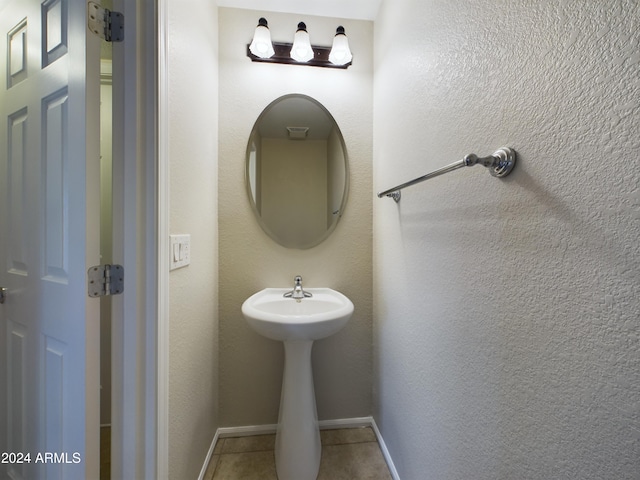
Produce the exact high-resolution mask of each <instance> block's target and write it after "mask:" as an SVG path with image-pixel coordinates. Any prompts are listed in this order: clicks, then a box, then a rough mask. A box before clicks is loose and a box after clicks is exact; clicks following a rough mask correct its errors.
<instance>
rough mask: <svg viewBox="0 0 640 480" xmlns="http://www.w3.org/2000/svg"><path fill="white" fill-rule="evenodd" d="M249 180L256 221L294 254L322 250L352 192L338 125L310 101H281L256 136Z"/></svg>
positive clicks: (296, 97)
mask: <svg viewBox="0 0 640 480" xmlns="http://www.w3.org/2000/svg"><path fill="white" fill-rule="evenodd" d="M245 177H246V185H247V192H248V194H249V199H250V201H251V205H252V207H253V211H254V212H255V214H256V218H257V219H258V222H259V223H260V226H261V227H262V229H263V230H264V231H265V232H266V233H267V234H268V235H269V236H270V237H271V238H272V239H273V240H275V241H276V242H278V243H279V244H280V245H282V246H284V247H289V248H299V249H304V248H310V247H313V246H315V245H318V244H319V243H320V242H322V241H323V240H325V239H326V238H327V237H328V236H329V235H330V234H331V232H332V231H333V230H334V228H335V227H336V225H337V223H338V221H339V220H340V217H341V216H342V212H343V210H344V207H345V204H346V201H347V191H348V188H349V167H348V162H347V151H346V148H345V143H344V139H343V138H342V134H341V133H340V129H339V128H338V125H337V124H336V121H335V120H334V119H333V117H332V116H331V114H330V113H329V112H328V110H327V109H326V108H324V106H322V104H320V103H319V102H318V101H317V100H315V99H313V98H311V97H308V96H306V95H300V94H292V95H285V96H283V97H280V98H278V99H276V100H275V101H273V102H272V103H270V104H269V105H268V106H267V108H265V109H264V111H263V112H262V113H261V114H260V116H259V117H258V120H257V121H256V123H255V125H254V126H253V130H252V131H251V136H250V137H249V144H248V146H247V159H246V175H245Z"/></svg>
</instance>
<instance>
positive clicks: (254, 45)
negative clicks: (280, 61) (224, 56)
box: [249, 17, 276, 58]
mask: <svg viewBox="0 0 640 480" xmlns="http://www.w3.org/2000/svg"><path fill="white" fill-rule="evenodd" d="M249 51H250V52H251V53H253V54H254V55H255V56H256V57H259V58H271V57H273V54H274V53H276V52H275V51H274V50H273V44H272V43H271V33H270V32H269V26H268V24H267V19H266V18H264V17H263V18H261V19H260V20H258V26H257V27H256V31H255V32H254V33H253V41H252V42H251V45H249Z"/></svg>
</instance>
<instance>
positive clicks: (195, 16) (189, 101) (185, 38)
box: [167, 0, 218, 480]
mask: <svg viewBox="0 0 640 480" xmlns="http://www.w3.org/2000/svg"><path fill="white" fill-rule="evenodd" d="M168 18H169V32H168V34H169V59H168V61H169V83H170V85H169V134H170V138H169V155H170V160H169V161H170V220H169V228H170V233H172V234H182V233H188V234H191V265H189V266H188V267H185V268H181V269H178V270H174V271H173V272H171V274H170V292H171V293H170V295H171V297H170V300H169V301H170V306H169V308H170V330H169V335H170V337H169V342H170V345H169V347H170V355H169V369H170V371H169V452H170V459H169V478H171V479H175V480H178V479H180V480H182V479H187V478H197V477H198V473H199V472H200V468H201V467H202V464H203V462H204V459H205V456H206V454H207V450H208V448H209V445H210V444H211V440H212V439H213V436H214V434H215V431H216V429H217V427H218V416H217V407H218V403H217V397H218V394H217V388H218V363H217V362H218V357H217V352H218V323H217V316H218V311H217V292H218V282H217V272H218V258H217V228H218V225H217V188H218V186H217V175H218V165H217V157H218V151H217V137H218V127H217V125H218V115H217V110H218V92H217V83H218V71H217V60H216V57H217V44H218V36H217V29H216V27H215V25H216V19H217V8H216V7H215V2H211V1H208V0H181V1H180V2H169V12H168ZM167 268H168V259H167Z"/></svg>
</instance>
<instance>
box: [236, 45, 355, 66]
mask: <svg viewBox="0 0 640 480" xmlns="http://www.w3.org/2000/svg"><path fill="white" fill-rule="evenodd" d="M292 46H293V44H291V43H279V42H273V49H274V51H275V54H274V55H273V56H272V57H270V58H260V57H257V56H256V55H254V54H253V53H251V51H250V50H249V45H247V57H249V58H250V59H251V60H252V61H254V62H265V63H283V64H286V65H307V66H311V67H327V68H341V69H346V68H348V67H349V65H351V62H349V63H346V64H344V65H335V64H334V63H331V62H330V61H329V53H330V52H331V47H318V46H315V45H311V48H312V49H313V58H312V59H311V60H309V61H307V62H297V61H295V60H294V59H293V58H291V56H290V55H289V52H291V47H292Z"/></svg>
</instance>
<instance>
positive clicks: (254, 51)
mask: <svg viewBox="0 0 640 480" xmlns="http://www.w3.org/2000/svg"><path fill="white" fill-rule="evenodd" d="M247 57H249V58H250V59H251V60H252V61H254V62H267V63H284V64H287V65H309V66H312V67H330V68H342V69H346V68H348V67H349V65H351V59H352V58H353V56H352V54H351V50H350V49H349V41H348V40H347V36H346V34H345V31H344V27H342V26H340V27H338V28H337V29H336V35H335V37H334V39H333V46H332V47H319V46H316V45H311V43H310V41H309V33H308V32H307V26H306V25H305V23H304V22H300V23H298V29H297V31H296V33H295V36H294V40H293V44H291V43H281V42H272V41H271V35H270V33H269V27H268V25H267V20H266V19H265V18H260V20H258V26H257V27H256V30H255V32H254V35H253V41H252V42H251V44H249V45H247Z"/></svg>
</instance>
